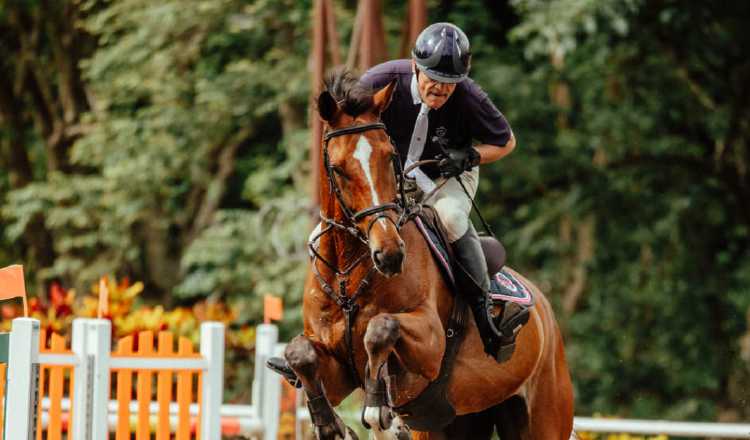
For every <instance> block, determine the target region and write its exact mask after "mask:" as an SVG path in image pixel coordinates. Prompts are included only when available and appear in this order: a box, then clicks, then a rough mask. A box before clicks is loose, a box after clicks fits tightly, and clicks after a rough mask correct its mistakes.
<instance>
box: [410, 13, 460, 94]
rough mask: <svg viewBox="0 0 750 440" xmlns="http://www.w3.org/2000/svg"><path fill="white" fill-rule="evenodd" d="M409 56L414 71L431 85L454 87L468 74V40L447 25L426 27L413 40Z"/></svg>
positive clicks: (449, 24) (458, 31) (437, 24)
mask: <svg viewBox="0 0 750 440" xmlns="http://www.w3.org/2000/svg"><path fill="white" fill-rule="evenodd" d="M411 55H412V58H414V61H415V62H416V64H417V68H418V69H419V70H420V71H422V72H424V73H425V75H427V76H428V77H430V78H432V79H433V80H435V81H440V82H445V83H458V82H461V81H463V80H464V79H466V76H467V75H468V74H469V67H470V65H471V48H470V46H469V38H468V37H466V34H464V32H463V31H462V30H461V29H459V28H458V26H456V25H454V24H451V23H435V24H431V25H429V26H427V28H425V30H423V31H422V33H421V34H419V37H417V42H416V43H415V44H414V49H413V50H412V52H411Z"/></svg>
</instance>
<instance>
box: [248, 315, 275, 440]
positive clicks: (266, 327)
mask: <svg viewBox="0 0 750 440" xmlns="http://www.w3.org/2000/svg"><path fill="white" fill-rule="evenodd" d="M278 340H279V329H278V328H277V327H276V326H275V325H273V324H259V325H258V326H257V327H256V328H255V378H254V379H253V395H252V404H253V405H254V406H255V407H256V408H258V415H259V416H260V419H261V421H262V422H263V427H264V433H263V439H264V440H275V439H276V433H277V432H278V429H279V406H280V405H281V380H280V378H279V376H278V375H276V373H272V372H271V371H269V370H268V368H266V360H267V359H268V358H269V357H271V356H274V355H275V354H276V353H275V350H276V343H277V342H278Z"/></svg>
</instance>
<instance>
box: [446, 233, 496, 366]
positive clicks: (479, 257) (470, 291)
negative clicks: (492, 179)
mask: <svg viewBox="0 0 750 440" xmlns="http://www.w3.org/2000/svg"><path fill="white" fill-rule="evenodd" d="M453 253H454V254H455V257H456V260H457V263H458V265H459V266H460V269H462V270H463V272H464V275H467V276H468V277H469V278H471V279H470V280H467V281H468V282H465V283H462V284H463V285H462V286H461V287H462V289H461V290H462V292H461V293H462V294H463V295H464V298H465V299H466V302H467V303H468V304H469V306H470V307H471V311H472V312H473V313H474V319H475V321H476V323H477V327H478V328H479V334H480V335H481V336H482V341H484V351H485V352H487V354H489V355H490V356H492V357H495V356H496V355H497V352H498V350H499V349H500V342H501V341H500V338H501V336H502V335H501V333H500V332H499V330H498V329H497V327H496V326H495V324H494V323H493V322H492V318H491V316H490V312H489V305H490V298H489V290H490V278H489V274H488V273H487V272H488V271H487V261H485V258H484V252H483V251H482V245H481V243H480V242H479V235H477V231H476V230H475V229H474V226H473V225H472V224H471V223H469V229H468V230H467V231H466V233H465V234H464V235H463V236H462V237H461V238H459V239H458V240H456V241H454V242H453ZM467 284H468V286H467ZM467 287H469V288H467Z"/></svg>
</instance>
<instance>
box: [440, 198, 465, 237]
mask: <svg viewBox="0 0 750 440" xmlns="http://www.w3.org/2000/svg"><path fill="white" fill-rule="evenodd" d="M435 210H436V211H437V213H438V216H439V217H440V221H441V222H443V226H445V229H446V232H447V233H448V239H449V240H450V241H451V242H454V241H456V240H458V239H459V238H461V236H462V235H464V233H465V232H466V229H467V228H468V227H469V218H468V216H467V214H466V212H464V210H463V209H462V206H461V204H460V203H459V202H458V201H456V200H454V199H452V198H448V197H446V198H443V199H440V200H438V201H437V203H435Z"/></svg>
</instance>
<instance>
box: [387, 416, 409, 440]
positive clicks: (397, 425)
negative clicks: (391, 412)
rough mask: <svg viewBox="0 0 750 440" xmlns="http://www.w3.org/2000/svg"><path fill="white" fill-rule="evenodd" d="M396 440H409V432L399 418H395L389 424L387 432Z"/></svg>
mask: <svg viewBox="0 0 750 440" xmlns="http://www.w3.org/2000/svg"><path fill="white" fill-rule="evenodd" d="M389 431H390V432H391V433H392V434H393V436H394V438H395V439H396V440H411V430H410V429H409V427H408V426H407V425H406V423H404V421H403V419H401V417H399V416H396V417H395V418H394V419H393V421H392V422H391V429H390V430H389Z"/></svg>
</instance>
